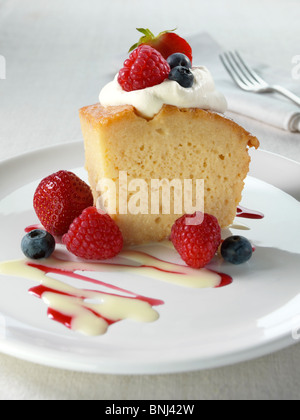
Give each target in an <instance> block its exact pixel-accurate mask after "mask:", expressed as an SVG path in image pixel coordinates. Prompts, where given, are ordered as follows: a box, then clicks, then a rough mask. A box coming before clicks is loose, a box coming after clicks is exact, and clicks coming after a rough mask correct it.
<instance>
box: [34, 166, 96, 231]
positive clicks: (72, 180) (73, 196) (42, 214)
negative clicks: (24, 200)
mask: <svg viewBox="0 0 300 420" xmlns="http://www.w3.org/2000/svg"><path fill="white" fill-rule="evenodd" d="M93 203H94V199H93V195H92V192H91V189H90V187H89V186H88V185H87V184H86V183H85V182H83V181H82V180H81V179H80V178H78V177H77V176H76V175H75V174H73V173H72V172H68V171H59V172H57V173H55V174H53V175H50V176H48V177H47V178H45V179H44V180H43V181H42V182H41V183H40V184H39V186H38V188H37V190H36V192H35V194H34V199H33V206H34V209H35V212H36V214H37V216H38V218H39V220H40V222H41V224H42V225H43V226H44V228H45V229H46V230H47V231H48V232H49V233H51V235H54V236H62V235H63V234H65V233H66V232H68V229H69V227H70V225H71V223H72V222H73V220H74V219H75V218H76V217H77V216H79V215H80V214H81V213H82V211H83V210H84V209H86V208H87V207H90V206H92V205H93Z"/></svg>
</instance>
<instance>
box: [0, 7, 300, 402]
mask: <svg viewBox="0 0 300 420" xmlns="http://www.w3.org/2000/svg"><path fill="white" fill-rule="evenodd" d="M299 16H300V2H299V0H252V1H246V0H226V1H225V0H209V1H207V0H185V1H182V0H181V1H178V0H160V1H157V0H152V2H150V1H149V0H147V1H145V0H84V1H76V0H52V1H46V0H26V1H24V0H0V55H1V56H3V57H5V60H6V80H1V79H0V160H3V159H6V158H9V157H12V156H15V155H17V154H20V153H23V152H27V151H30V150H33V149H37V148H41V147H45V146H49V145H52V144H60V143H64V142H71V141H74V140H77V139H78V140H80V139H81V132H80V126H79V121H78V109H79V108H80V107H82V106H84V105H88V104H92V103H96V102H97V101H98V93H99V90H100V88H101V86H102V85H103V83H105V82H106V81H107V80H108V79H109V78H110V77H111V72H112V69H111V67H112V63H113V62H115V60H116V57H117V58H118V57H119V56H120V57H122V55H126V52H127V50H128V49H129V47H130V46H131V45H132V44H133V43H134V42H136V40H137V32H136V30H135V28H136V27H149V28H150V29H151V30H152V31H153V32H157V33H158V32H160V31H161V30H164V29H173V28H174V27H177V28H178V31H177V32H178V33H180V34H181V35H182V36H190V35H195V34H197V33H200V32H207V33H209V34H210V35H211V36H212V37H213V38H215V39H216V41H217V42H219V43H220V44H221V45H223V46H224V48H226V49H238V50H240V51H241V52H245V53H247V54H248V55H249V54H252V55H253V58H255V59H257V60H258V61H261V62H263V63H267V64H268V65H274V66H276V67H281V68H282V69H284V70H285V71H286V72H287V74H291V72H292V67H293V64H292V59H293V57H294V56H295V55H300V47H299V40H300V31H299ZM0 73H1V72H0ZM239 120H240V122H242V123H243V125H245V127H246V128H248V129H250V130H251V131H252V132H253V133H255V134H256V135H257V136H258V137H259V139H260V141H261V144H262V148H263V149H265V150H269V151H272V152H276V153H279V154H282V155H284V156H286V157H289V158H292V159H295V160H297V161H299V162H300V135H299V134H289V133H285V132H283V131H281V130H277V129H274V128H271V127H268V126H265V125H264V124H261V123H257V122H255V121H253V120H250V119H247V118H239ZM299 366H300V352H299V345H297V346H294V347H292V348H289V349H286V350H284V351H281V352H278V353H276V354H272V355H269V356H267V357H263V358H260V359H258V360H255V361H249V362H246V363H242V364H239V365H236V366H231V367H224V368H218V369H214V370H207V371H202V372H193V373H186V374H176V375H160V376H137V377H135V376H108V375H93V374H81V373H76V372H67V371H61V370H57V369H53V368H47V367H43V366H38V365H35V364H31V363H28V362H23V361H19V360H17V359H14V358H12V357H9V356H5V355H0V399H137V400H140V399H152V400H155V399H164V398H167V399H299V396H300V392H299V389H300V375H299V373H300V372H299Z"/></svg>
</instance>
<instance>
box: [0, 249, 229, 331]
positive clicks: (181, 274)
mask: <svg viewBox="0 0 300 420" xmlns="http://www.w3.org/2000/svg"><path fill="white" fill-rule="evenodd" d="M120 256H121V257H122V258H125V259H126V260H128V261H129V262H128V263H127V262H126V264H128V266H127V265H126V266H125V265H111V264H106V263H98V262H96V263H94V262H93V263H91V262H82V261H67V260H58V259H57V258H54V257H51V258H49V259H47V260H41V262H37V261H30V260H16V261H7V262H2V263H0V274H4V275H9V276H15V277H20V278H26V279H29V280H33V281H36V282H38V283H40V285H42V286H44V287H47V288H50V289H52V290H53V291H52V290H51V291H46V292H44V293H43V295H42V299H43V301H44V302H45V303H46V305H47V306H48V307H49V308H51V309H53V310H55V311H58V312H60V313H62V314H64V315H65V316H69V317H71V318H72V325H71V329H72V330H74V331H78V332H81V333H82V334H85V335H89V336H96V335H101V334H104V333H105V332H106V331H107V328H108V326H109V324H108V322H106V320H104V319H103V318H101V317H99V316H96V315H95V314H94V313H93V312H92V311H94V312H95V313H96V314H98V315H100V316H102V317H104V318H106V319H109V320H111V321H119V320H124V319H131V320H134V321H138V322H154V321H156V320H157V319H158V318H159V314H158V312H157V311H156V310H155V309H153V307H152V306H151V304H149V303H148V302H147V301H143V300H140V299H138V297H137V298H130V297H128V296H127V297H125V296H122V295H118V294H106V293H102V292H98V291H94V290H83V289H79V288H77V287H72V286H70V285H69V284H67V283H64V282H62V281H60V280H56V279H54V278H52V277H50V276H49V275H48V274H46V273H45V272H44V271H43V270H41V269H39V268H35V267H31V266H29V265H28V263H31V262H32V263H33V264H37V265H39V264H41V265H42V266H46V267H48V268H49V267H50V268H53V269H59V270H64V271H66V272H72V273H74V272H78V271H90V272H91V271H94V272H126V273H133V274H138V275H141V276H145V277H148V278H151V279H155V280H160V281H165V282H168V283H172V284H175V285H178V286H183V287H189V288H213V287H217V286H218V285H219V284H220V282H221V277H220V276H219V275H218V274H217V273H214V272H211V271H209V270H207V269H202V270H195V269H192V268H190V267H186V266H181V265H177V264H173V263H169V262H165V261H161V260H158V259H156V258H155V257H152V256H150V255H148V254H145V253H142V252H138V251H133V250H125V251H123V252H122V253H121V255H120ZM131 263H135V264H137V265H131ZM162 270H164V271H162ZM165 271H168V272H165ZM59 292H63V293H68V294H69V295H72V296H66V295H62V294H60V293H59ZM113 293H114V292H113ZM128 293H130V292H128ZM132 295H133V296H135V295H134V294H132ZM91 310H92V311H91Z"/></svg>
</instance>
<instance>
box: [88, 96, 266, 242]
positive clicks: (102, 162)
mask: <svg viewBox="0 0 300 420" xmlns="http://www.w3.org/2000/svg"><path fill="white" fill-rule="evenodd" d="M80 120H81V127H82V132H83V136H84V141H85V153H86V169H87V171H88V175H89V181H90V185H91V188H92V191H93V195H94V198H95V203H96V202H97V200H98V198H99V196H100V195H101V192H100V191H99V188H97V186H98V185H99V181H100V180H101V179H103V178H106V179H110V180H112V181H113V182H115V183H116V185H118V182H119V180H120V174H122V173H126V176H127V182H128V183H130V181H131V180H134V179H137V180H144V182H145V185H147V186H148V187H149V191H151V180H153V179H159V180H163V179H166V180H169V181H172V180H174V179H180V180H182V181H183V180H185V179H193V180H194V181H195V180H197V179H199V180H204V194H205V195H204V204H205V207H204V210H205V212H206V213H209V214H213V215H214V216H216V217H217V219H218V220H219V223H220V225H221V227H227V226H229V225H230V224H231V223H232V222H233V219H234V218H235V215H236V208H237V206H238V204H239V203H240V201H241V198H242V191H243V188H244V180H245V178H246V176H247V174H248V171H249V164H250V157H249V154H248V149H249V147H255V148H258V146H259V141H258V140H257V138H256V137H254V136H252V135H251V134H249V133H248V132H247V131H246V130H244V129H243V128H242V127H240V126H239V125H238V124H236V123H235V122H233V121H232V120H230V119H227V118H225V117H223V116H221V115H220V114H217V113H214V112H211V111H205V110H203V109H198V108H184V109H182V108H177V107H174V106H169V105H164V106H163V108H162V109H161V111H160V112H159V113H158V114H157V115H155V116H154V118H152V119H146V118H143V117H142V116H140V115H139V114H138V113H137V112H136V110H135V108H134V107H132V106H130V105H125V106H115V107H103V106H101V105H100V104H99V103H98V104H96V105H91V106H87V107H84V108H82V109H81V110H80ZM97 190H98V191H97ZM102 192H103V191H102ZM115 192H116V200H115V203H116V214H111V216H112V217H113V218H114V220H115V221H116V223H117V224H118V225H119V227H120V229H121V231H122V233H123V237H124V242H125V244H141V243H145V242H149V241H160V240H163V239H165V238H167V237H168V236H169V235H170V232H171V228H172V225H173V223H174V222H175V220H176V219H178V218H179V217H180V216H181V215H182V214H183V213H184V211H182V214H177V213H176V214H175V211H174V196H173V198H171V203H170V210H171V211H170V214H163V213H164V212H163V210H162V206H161V205H160V206H159V212H158V213H159V214H157V212H155V214H151V205H150V202H149V203H148V210H149V211H148V212H145V213H148V214H132V212H129V211H128V212H127V214H119V213H120V211H119V210H120V206H121V202H120V200H119V188H116V190H115V191H111V194H114V193H115ZM127 194H128V195H127V200H128V202H129V200H130V199H131V198H132V193H130V192H127ZM107 197H108V196H107ZM122 205H124V203H123V204H122ZM199 210H200V209H199ZM152 213H153V212H152Z"/></svg>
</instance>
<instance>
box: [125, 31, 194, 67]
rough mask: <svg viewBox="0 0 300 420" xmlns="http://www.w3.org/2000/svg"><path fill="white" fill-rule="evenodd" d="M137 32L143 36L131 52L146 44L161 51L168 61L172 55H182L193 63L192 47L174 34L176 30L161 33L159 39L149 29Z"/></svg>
mask: <svg viewBox="0 0 300 420" xmlns="http://www.w3.org/2000/svg"><path fill="white" fill-rule="evenodd" d="M137 30H138V31H139V32H141V33H142V34H143V36H142V37H141V38H140V40H139V41H138V42H137V43H136V44H134V45H133V46H132V47H131V48H130V50H129V52H131V51H133V50H134V49H135V48H137V47H138V46H140V45H142V44H146V45H150V47H152V48H154V49H156V50H157V51H159V52H160V53H161V55H162V56H163V57H164V58H165V59H166V60H167V59H168V58H169V57H170V55H172V54H175V53H182V54H185V55H186V56H187V57H188V58H189V59H190V61H191V63H192V62H193V52H192V48H191V46H190V45H189V43H188V42H187V41H186V40H185V39H183V38H181V37H180V36H179V35H177V34H175V33H174V31H175V30H176V29H173V30H171V31H164V32H161V33H160V34H158V36H157V37H156V36H155V35H153V33H152V32H151V31H150V30H149V29H144V28H137Z"/></svg>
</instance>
